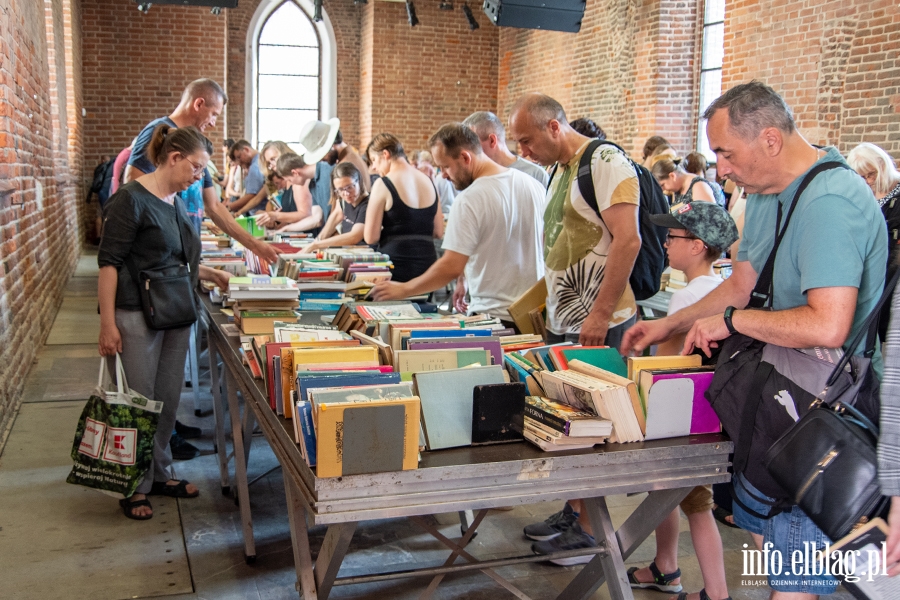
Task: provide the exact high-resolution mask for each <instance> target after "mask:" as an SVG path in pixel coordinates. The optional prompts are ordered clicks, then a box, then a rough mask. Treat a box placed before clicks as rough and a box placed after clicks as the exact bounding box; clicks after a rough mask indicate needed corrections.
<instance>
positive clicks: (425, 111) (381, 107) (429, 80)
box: [361, 2, 499, 151]
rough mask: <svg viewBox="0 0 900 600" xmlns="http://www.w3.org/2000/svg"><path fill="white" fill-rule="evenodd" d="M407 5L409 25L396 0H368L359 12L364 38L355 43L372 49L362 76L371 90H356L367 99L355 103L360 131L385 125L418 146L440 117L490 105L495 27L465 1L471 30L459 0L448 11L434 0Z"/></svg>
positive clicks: (412, 146)
mask: <svg viewBox="0 0 900 600" xmlns="http://www.w3.org/2000/svg"><path fill="white" fill-rule="evenodd" d="M471 4H472V5H475V4H477V3H471ZM415 6H416V13H417V15H418V18H419V21H420V23H419V25H417V26H416V27H410V26H409V24H408V23H407V19H406V7H405V5H404V4H402V3H389V2H370V3H369V5H368V7H367V8H366V13H365V17H364V23H365V27H364V37H365V36H368V35H370V34H369V33H368V32H367V28H368V27H371V38H370V39H369V38H366V43H364V44H363V48H364V49H365V48H368V47H371V49H372V51H371V53H369V54H371V57H372V58H371V62H369V61H368V59H367V60H366V61H365V62H364V69H363V71H364V73H363V80H364V81H369V80H371V84H370V85H371V93H369V92H367V91H366V92H363V93H364V94H369V95H367V98H370V99H371V101H370V102H369V103H368V104H362V105H361V111H362V113H363V115H364V116H363V117H362V119H361V120H362V121H363V123H365V125H364V131H366V132H367V133H369V132H371V134H372V135H374V134H377V133H380V132H390V133H393V134H394V135H396V136H397V137H399V138H400V140H401V141H402V142H403V144H404V147H405V148H406V149H407V150H408V151H412V150H417V149H422V148H424V147H425V145H426V143H427V141H428V138H429V137H431V134H433V133H434V132H435V131H436V130H437V128H438V127H440V126H441V125H442V124H444V123H446V122H448V121H460V120H462V119H464V118H466V117H467V116H468V115H469V114H471V113H472V112H474V111H476V110H496V106H497V90H498V88H497V62H498V61H497V51H498V39H499V37H498V34H499V30H498V28H496V27H494V26H493V25H492V24H491V23H490V21H489V20H488V18H487V16H486V15H485V14H484V13H482V12H481V11H479V10H477V7H475V8H473V12H474V13H475V18H476V19H477V20H478V22H479V23H480V24H481V28H480V29H477V30H475V31H471V30H470V29H469V26H468V23H467V22H466V19H465V17H464V16H463V13H462V10H461V3H460V2H454V10H453V11H441V10H439V9H438V3H437V2H427V3H425V2H418V3H416V5H415ZM367 112H368V113H370V114H365V113H367ZM369 123H371V125H369ZM370 139H371V135H364V136H363V140H362V142H363V143H364V144H366V143H368V141H369V140H370Z"/></svg>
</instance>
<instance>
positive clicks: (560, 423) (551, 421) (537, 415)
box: [525, 404, 570, 435]
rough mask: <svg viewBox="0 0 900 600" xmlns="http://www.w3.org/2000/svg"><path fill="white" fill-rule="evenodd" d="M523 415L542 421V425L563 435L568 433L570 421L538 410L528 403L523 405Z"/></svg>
mask: <svg viewBox="0 0 900 600" xmlns="http://www.w3.org/2000/svg"><path fill="white" fill-rule="evenodd" d="M525 416H526V417H531V418H532V419H534V420H535V421H537V422H539V423H543V424H544V425H546V426H548V427H551V428H553V429H555V430H556V431H559V432H562V433H563V434H564V435H569V426H570V423H569V421H567V420H565V419H563V418H561V417H557V416H556V415H551V414H549V413H545V412H544V411H542V410H539V409H537V408H535V407H534V406H532V405H530V404H526V405H525Z"/></svg>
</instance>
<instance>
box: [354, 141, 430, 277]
mask: <svg viewBox="0 0 900 600" xmlns="http://www.w3.org/2000/svg"><path fill="white" fill-rule="evenodd" d="M367 152H368V154H369V158H370V160H371V162H372V166H373V167H374V168H375V171H376V172H377V173H378V174H379V175H381V179H379V180H378V181H376V182H375V183H374V184H373V185H372V193H371V196H370V198H369V208H368V210H367V211H366V226H365V240H366V243H367V244H376V243H377V244H378V250H379V251H381V252H384V253H385V254H387V255H389V256H390V257H391V262H393V263H394V272H393V275H392V276H391V279H392V280H393V281H400V282H404V281H409V280H410V279H414V278H416V277H418V276H419V275H421V274H422V273H424V272H425V271H427V270H428V267H430V266H431V265H432V264H433V263H434V262H435V261H436V260H437V253H436V252H435V249H434V238H442V237H444V217H443V214H442V213H441V207H440V202H439V201H438V197H437V191H435V189H434V184H433V183H432V182H431V180H430V179H429V178H428V176H427V175H425V174H424V173H422V172H420V171H419V170H418V169H416V168H414V167H413V166H411V165H410V164H409V162H407V160H406V155H405V154H404V152H403V146H402V145H401V144H400V140H398V139H397V138H396V137H394V136H393V135H391V134H389V133H380V134H378V135H376V136H375V138H374V139H372V142H371V143H370V144H369V148H368V150H367Z"/></svg>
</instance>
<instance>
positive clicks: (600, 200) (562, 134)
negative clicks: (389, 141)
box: [509, 94, 641, 565]
mask: <svg viewBox="0 0 900 600" xmlns="http://www.w3.org/2000/svg"><path fill="white" fill-rule="evenodd" d="M509 125H510V126H509V131H510V133H511V134H512V137H513V139H514V140H516V141H517V142H518V143H519V148H520V149H521V152H522V155H523V156H524V157H526V158H528V157H530V158H531V159H532V160H534V161H536V162H537V163H539V164H541V165H544V166H550V165H556V171H555V173H554V175H553V179H552V181H551V182H550V187H549V188H548V189H547V208H546V211H545V212H544V265H545V272H546V280H547V291H548V295H547V337H548V342H550V343H554V342H561V341H563V340H564V339H565V338H567V337H568V338H570V339H576V340H577V341H579V342H580V343H582V344H584V345H586V346H602V345H606V346H611V347H613V348H618V347H619V345H620V343H621V340H622V336H623V335H624V333H625V331H626V330H627V329H628V328H629V327H630V326H632V325H633V324H634V323H635V320H636V316H637V305H636V304H635V301H634V294H633V293H632V292H631V287H630V286H629V285H628V278H629V277H630V276H631V269H632V267H633V266H634V260H635V258H636V257H637V255H638V252H639V251H640V249H641V236H640V233H639V231H638V204H639V202H640V196H639V187H638V179H637V173H635V170H634V168H633V167H632V165H631V162H630V161H629V160H628V157H627V156H625V154H623V153H622V152H620V151H619V150H618V149H616V148H614V147H612V146H600V147H599V148H597V150H595V151H594V154H593V156H592V157H591V162H590V164H591V178H592V180H593V184H594V192H595V195H596V197H597V206H596V207H592V206H590V205H589V204H588V203H587V201H586V200H585V199H584V197H583V196H582V195H581V190H580V189H579V186H578V166H579V162H580V160H581V156H582V155H583V154H584V152H585V151H586V150H587V146H588V144H589V143H590V141H591V140H590V138H588V137H586V136H583V135H581V134H580V133H578V132H577V131H575V130H574V129H572V127H571V126H570V125H569V123H568V121H567V120H566V113H565V111H564V110H563V107H562V106H561V105H560V104H559V102H557V101H556V100H554V99H553V98H550V97H549V96H545V95H543V94H528V95H526V96H523V97H522V98H520V99H519V100H518V101H517V102H516V104H515V105H514V106H513V110H512V112H511V115H510V119H509ZM581 514H583V511H582V502H581V501H580V500H571V501H569V502H568V503H567V504H566V506H565V507H564V508H563V510H561V511H560V512H558V513H556V514H554V515H552V516H551V517H549V518H548V519H547V520H546V521H543V522H541V523H534V524H532V525H528V526H527V527H525V535H526V536H527V537H529V538H531V539H533V540H535V541H536V542H537V543H535V544H533V545H532V550H533V551H534V552H535V553H537V554H549V553H552V552H556V551H559V550H574V549H578V548H585V547H591V546H594V545H596V540H595V539H594V537H593V536H592V535H591V534H592V533H593V532H592V530H591V524H590V522H588V520H587V519H584V518H579V516H580V515H581ZM591 558H592V556H591V555H586V556H576V557H571V558H562V559H553V560H552V561H551V562H553V563H555V564H558V565H573V564H578V563H586V562H588V561H590V560H591Z"/></svg>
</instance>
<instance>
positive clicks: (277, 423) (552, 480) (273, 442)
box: [203, 299, 733, 600]
mask: <svg viewBox="0 0 900 600" xmlns="http://www.w3.org/2000/svg"><path fill="white" fill-rule="evenodd" d="M203 304H204V306H205V307H206V314H205V315H204V316H205V317H206V318H207V319H208V320H209V348H210V352H209V355H210V363H211V366H212V367H213V368H212V369H211V372H212V387H213V399H214V405H215V406H214V409H215V410H214V412H215V420H216V444H217V451H218V458H219V466H220V474H221V478H222V489H223V493H228V492H229V491H231V492H233V493H234V494H235V495H236V497H237V499H238V502H239V506H240V511H241V521H242V526H243V535H244V554H245V558H246V559H247V562H248V563H250V562H253V561H254V560H255V558H256V556H255V555H256V551H255V545H254V541H253V526H252V517H251V513H250V492H249V486H248V481H247V457H248V455H249V441H250V433H251V432H252V430H253V428H254V426H255V423H258V424H259V427H260V429H261V430H262V433H263V435H264V436H265V438H266V440H267V441H268V442H269V445H270V446H271V447H272V450H273V452H274V454H275V456H276V457H277V459H278V461H279V463H280V464H281V467H282V471H283V474H284V483H285V492H286V495H287V507H288V519H289V522H290V532H291V542H292V546H293V553H294V564H295V568H296V570H297V590H298V592H299V597H300V598H302V599H303V600H312V599H321V600H324V599H326V598H328V596H329V594H330V592H331V590H332V588H333V586H335V585H349V584H355V583H366V582H374V581H384V580H389V579H397V578H408V577H422V578H423V584H424V585H427V588H426V589H425V590H424V592H423V594H422V596H420V597H421V598H430V597H431V596H432V593H433V592H434V590H435V589H436V588H437V586H438V585H439V583H440V581H441V579H442V578H443V576H444V575H446V574H448V573H458V572H463V571H481V572H482V573H484V574H485V575H487V576H488V577H490V578H491V579H493V580H494V581H496V582H497V583H498V584H500V585H502V586H503V587H504V588H506V589H507V590H508V591H509V592H510V593H511V594H512V595H513V596H515V597H517V598H521V599H529V598H530V596H528V595H527V594H526V593H525V592H523V591H521V590H519V589H518V588H516V587H515V586H514V585H513V584H512V583H510V582H508V581H506V580H505V579H503V578H502V577H501V576H500V575H499V574H498V573H497V572H496V571H495V570H494V569H495V568H497V567H501V566H506V565H510V564H515V563H524V562H539V561H544V560H547V559H548V556H537V555H534V554H532V553H531V551H530V542H526V540H525V539H524V538H523V541H522V554H521V555H520V556H513V557H509V558H503V559H492V560H484V561H479V560H478V559H477V558H476V557H475V556H472V555H471V554H470V553H469V552H467V551H466V549H465V548H466V545H467V544H468V542H469V541H470V540H471V539H472V537H473V535H474V534H475V531H476V529H477V528H478V526H479V524H480V523H481V522H482V520H483V519H484V518H485V515H486V514H487V512H488V510H489V509H491V508H497V507H502V506H515V505H521V504H529V503H535V502H545V501H559V502H560V503H562V502H563V501H565V500H567V499H575V498H583V499H586V500H585V510H586V511H587V514H588V515H589V518H590V520H591V523H592V524H593V527H594V532H595V537H596V539H597V541H598V547H596V548H589V549H582V550H572V551H566V552H559V553H556V554H554V555H553V557H560V558H562V557H570V556H576V555H584V554H594V555H595V556H594V558H593V559H592V560H591V562H590V563H588V564H586V565H585V566H584V568H583V569H582V570H581V571H580V572H579V573H578V574H577V575H576V576H575V577H574V578H573V580H572V581H571V583H570V584H569V585H568V586H567V587H566V588H565V589H564V590H563V591H562V592H561V593H560V594H559V596H558V598H559V599H560V600H562V599H582V598H588V597H590V596H591V594H593V593H594V591H595V590H596V589H597V588H599V587H600V586H601V585H602V584H603V583H604V582H606V583H607V584H608V585H609V592H610V596H611V597H612V598H613V600H632V598H633V596H632V592H631V588H630V586H629V584H628V579H627V574H626V569H625V565H624V561H625V560H627V559H628V557H629V556H630V555H631V554H632V553H633V552H634V551H635V550H636V549H637V547H638V546H639V545H640V544H641V543H642V542H643V541H644V540H645V539H646V538H647V537H648V536H649V535H650V533H651V532H653V530H654V529H655V528H656V527H657V526H658V525H659V524H660V523H661V522H662V520H663V519H664V518H665V517H666V516H667V515H668V514H669V513H670V512H671V511H672V510H673V509H674V508H675V507H676V506H678V503H679V502H680V501H681V500H682V499H683V498H684V497H685V496H686V495H687V493H688V492H689V491H690V489H691V488H692V487H693V486H696V485H702V484H711V483H721V482H725V481H728V479H729V477H730V476H729V474H728V472H727V469H728V465H729V462H728V455H729V453H730V452H731V451H732V449H733V446H732V443H731V442H730V441H729V440H728V439H727V438H725V437H724V436H720V435H703V436H690V437H683V438H673V439H664V440H656V441H651V442H643V443H635V444H608V445H601V446H597V447H594V448H592V449H586V450H572V451H562V452H554V453H547V452H542V451H541V450H540V449H539V448H537V447H535V446H533V445H531V444H529V443H527V442H522V443H512V444H500V445H492V446H480V447H466V448H456V449H450V450H441V451H437V452H423V453H422V461H421V462H420V464H419V468H418V469H417V470H412V471H399V472H389V473H375V474H366V475H353V476H347V477H335V478H318V477H316V474H315V472H314V471H313V470H312V469H311V468H310V467H309V466H308V465H307V464H306V462H305V461H304V460H303V458H302V455H301V453H300V449H299V447H298V446H297V444H295V443H294V439H293V429H292V424H291V423H290V422H288V421H287V420H285V419H284V418H282V417H280V416H277V415H276V414H275V413H274V411H272V410H271V408H270V407H269V403H268V400H267V398H266V394H265V389H264V387H263V383H262V382H261V381H259V380H255V379H253V377H252V375H251V374H250V372H249V371H248V370H247V369H246V368H245V367H244V365H243V364H242V362H241V358H240V356H239V354H238V347H239V343H238V338H237V337H229V336H227V335H225V334H224V333H223V332H222V330H221V328H220V327H221V325H222V324H224V323H225V322H226V321H227V319H226V317H225V316H224V315H222V314H220V313H219V311H218V307H216V306H215V305H212V304H211V303H210V302H209V300H208V299H204V300H203ZM217 354H218V355H219V356H221V358H222V362H223V364H224V378H225V381H224V386H223V388H224V389H225V396H226V398H224V399H223V398H222V397H221V395H220V394H219V381H218V379H219V377H218V372H217V369H216V368H215V365H216V355H217ZM237 391H240V392H241V395H242V396H243V398H244V405H245V406H244V414H243V417H241V416H240V412H239V411H240V408H239V403H238V397H237ZM223 401H227V403H228V409H229V412H230V413H231V423H232V427H231V429H232V431H231V433H232V436H233V453H232V454H230V455H229V454H226V448H225V430H224V414H223V413H224V405H223ZM232 458H233V459H234V463H235V468H234V471H235V477H234V489H230V485H229V481H230V474H229V468H228V463H229V462H230V460H231V459H232ZM632 492H649V493H648V495H647V497H646V498H645V499H644V501H643V502H642V503H641V504H640V505H639V506H638V507H637V509H636V510H635V511H634V512H633V513H632V514H631V515H630V516H629V517H628V519H627V520H626V522H625V523H624V524H622V526H621V527H620V528H619V529H618V530H616V529H615V528H614V527H613V524H612V521H611V519H610V515H609V510H608V508H607V504H606V501H605V496H609V495H614V494H624V493H632ZM467 511H474V514H473V513H472V512H467ZM447 512H460V513H461V515H460V516H461V520H462V521H463V528H462V531H463V536H462V538H461V539H457V540H451V539H448V538H447V537H446V536H444V535H443V534H441V533H440V532H439V531H438V530H437V529H436V528H435V527H434V526H433V525H431V524H430V522H429V520H427V519H422V516H426V515H432V514H438V513H447ZM463 514H468V515H470V517H469V519H465V520H464V519H462V517H463ZM397 517H407V518H409V519H411V520H412V521H413V522H414V523H416V524H417V525H418V526H420V527H421V528H422V529H423V530H425V531H426V532H428V533H430V534H431V535H433V536H434V537H435V538H437V539H438V540H439V541H441V542H442V543H443V544H444V545H446V546H447V548H448V551H449V556H448V558H447V559H446V561H445V562H444V564H443V565H440V566H434V567H431V568H425V569H416V570H409V571H392V572H387V573H374V574H369V575H361V576H352V577H338V571H339V570H340V567H341V563H342V562H343V559H344V556H345V554H346V553H347V550H348V548H349V545H350V541H351V539H352V537H353V535H354V532H355V531H356V528H357V525H358V523H359V522H360V521H363V520H369V519H387V518H397ZM468 521H470V522H468ZM313 525H327V526H328V530H327V533H326V535H325V540H324V542H323V544H322V548H321V550H320V551H319V554H318V556H317V557H316V560H315V561H314V560H313V558H312V555H311V553H310V545H309V539H308V527H310V526H313ZM426 578H430V580H429V581H427V583H425V582H424V580H425V579H426Z"/></svg>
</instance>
